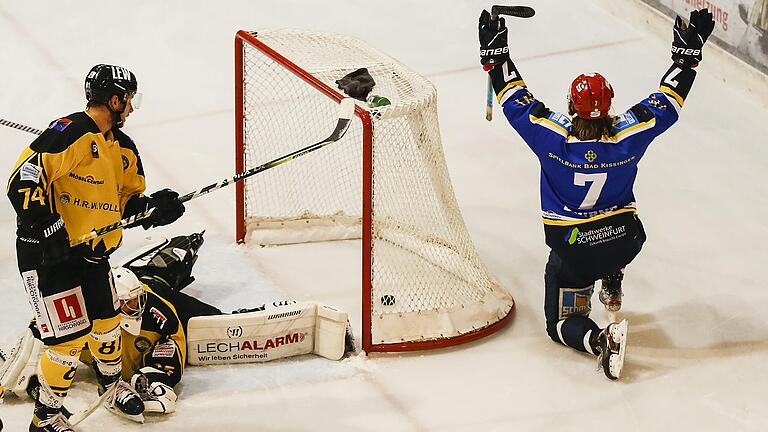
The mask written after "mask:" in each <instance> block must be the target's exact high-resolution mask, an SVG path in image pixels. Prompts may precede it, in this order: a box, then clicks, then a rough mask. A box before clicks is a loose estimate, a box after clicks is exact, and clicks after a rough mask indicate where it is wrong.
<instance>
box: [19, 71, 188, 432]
mask: <svg viewBox="0 0 768 432" xmlns="http://www.w3.org/2000/svg"><path fill="white" fill-rule="evenodd" d="M137 89H138V84H137V81H136V77H135V75H134V74H133V73H132V72H131V71H129V70H128V69H125V68H122V67H119V66H112V65H104V64H100V65H96V66H94V67H93V68H92V69H91V71H90V72H89V73H88V75H87V76H86V80H85V94H86V99H87V101H88V103H87V107H86V110H85V111H84V112H78V113H74V114H71V115H68V116H66V117H62V118H59V119H57V120H54V121H53V122H51V124H50V126H49V127H48V129H46V130H45V131H44V132H43V133H42V134H41V135H40V136H39V137H38V138H37V139H36V140H34V141H33V142H32V143H31V144H30V145H29V147H28V148H26V149H25V150H24V151H23V152H22V154H21V156H20V157H19V160H18V162H17V163H16V165H15V167H14V169H13V171H12V173H11V176H10V179H9V181H8V187H7V191H6V192H7V195H8V198H9V199H10V201H11V203H12V205H13V207H14V210H15V211H16V213H17V239H16V251H17V260H18V265H19V271H20V273H21V276H22V280H23V284H24V288H25V290H26V293H27V296H28V299H29V302H30V305H31V307H32V311H33V314H34V317H35V319H36V322H37V330H39V332H40V336H41V338H42V340H43V342H44V343H45V345H46V346H47V348H46V350H45V352H44V353H43V355H42V358H41V360H40V367H39V371H38V376H39V379H40V383H41V389H40V392H39V397H38V398H37V400H36V402H35V410H34V416H33V419H32V422H31V424H30V427H29V430H30V431H56V432H67V431H72V430H73V429H72V426H71V425H70V424H69V422H68V421H67V419H66V417H65V416H63V415H62V414H61V407H62V403H63V400H64V398H65V397H66V395H67V392H68V390H69V388H70V386H71V385H72V381H73V379H74V377H75V372H76V370H77V364H78V358H79V357H80V353H81V351H82V350H83V348H84V347H85V346H86V344H87V346H88V347H89V348H88V349H89V351H90V353H91V354H92V356H93V358H94V359H95V361H94V365H95V367H94V369H95V371H96V375H97V377H98V379H99V384H100V390H99V392H100V394H103V393H104V392H107V391H109V392H110V393H109V394H108V395H107V400H106V402H105V403H106V406H107V407H108V408H110V409H111V410H112V411H113V412H116V413H118V414H122V415H126V416H128V417H131V418H133V419H137V418H140V416H141V413H142V411H143V410H144V405H143V403H142V401H141V398H140V397H139V396H138V395H137V394H136V392H135V391H134V390H133V388H132V387H130V386H129V385H128V384H127V383H125V382H124V381H122V380H121V379H120V375H121V365H122V363H121V354H122V342H121V335H120V327H119V324H120V316H119V312H118V311H119V302H118V298H117V294H116V292H115V288H114V283H113V280H112V274H111V271H110V265H109V262H108V257H109V255H110V254H111V253H112V252H113V251H114V250H116V249H117V248H118V247H119V246H120V244H121V242H122V231H121V230H116V231H113V232H110V233H108V234H105V235H103V236H100V237H97V238H95V239H93V240H92V241H90V242H88V243H86V244H83V245H80V246H76V247H70V238H73V239H76V238H78V237H80V236H82V235H84V234H87V233H89V232H90V231H91V230H93V229H95V228H100V227H102V226H105V225H109V224H112V223H114V222H117V221H119V220H120V219H122V218H125V217H129V216H131V215H133V214H136V213H139V212H142V211H144V210H146V209H147V208H149V207H155V209H156V210H155V211H154V212H153V213H152V215H151V217H150V218H148V219H145V220H143V221H142V225H143V226H144V227H145V228H149V227H151V226H159V225H165V224H168V223H171V222H173V221H175V220H176V219H178V218H179V217H180V216H181V215H182V214H183V212H184V206H183V204H182V203H181V202H180V201H179V199H178V194H177V193H175V192H173V191H171V190H169V189H164V190H161V191H159V192H156V193H154V194H152V195H151V196H144V195H143V193H144V189H145V180H144V170H143V167H142V164H141V160H140V158H139V154H138V151H137V149H136V146H135V144H134V143H133V141H132V140H131V139H130V138H129V137H128V136H127V135H126V134H125V133H124V132H122V131H121V130H120V128H121V127H122V126H123V124H124V123H125V121H126V119H127V118H128V116H129V115H130V114H131V113H132V112H133V110H134V108H138V105H139V101H140V96H141V95H140V94H138V93H137Z"/></svg>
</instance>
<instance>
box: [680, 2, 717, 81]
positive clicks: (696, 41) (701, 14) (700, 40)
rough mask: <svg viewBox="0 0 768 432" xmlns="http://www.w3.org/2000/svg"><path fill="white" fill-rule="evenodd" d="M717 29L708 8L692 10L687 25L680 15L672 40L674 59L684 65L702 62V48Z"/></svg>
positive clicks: (695, 64) (693, 65) (692, 65)
mask: <svg viewBox="0 0 768 432" xmlns="http://www.w3.org/2000/svg"><path fill="white" fill-rule="evenodd" d="M714 29H715V21H714V20H713V19H712V13H710V12H709V10H708V9H702V10H694V11H691V18H690V22H689V23H688V25H687V26H686V24H685V22H684V21H683V19H682V18H680V17H679V16H678V17H677V18H676V19H675V26H674V28H673V32H672V33H673V36H674V39H673V40H672V60H673V61H674V62H675V64H677V65H679V66H683V67H692V68H694V67H696V66H698V65H699V62H701V48H702V47H703V46H704V43H705V42H706V41H707V38H709V35H710V34H712V30H714Z"/></svg>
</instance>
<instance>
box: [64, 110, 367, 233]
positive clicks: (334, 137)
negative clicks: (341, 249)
mask: <svg viewBox="0 0 768 432" xmlns="http://www.w3.org/2000/svg"><path fill="white" fill-rule="evenodd" d="M354 110H355V103H354V101H353V99H351V98H346V99H343V100H342V101H341V103H340V104H339V118H338V121H337V122H336V128H335V129H334V130H333V132H331V135H330V136H328V138H325V139H324V140H322V141H320V142H317V143H315V144H312V145H309V146H307V147H304V148H302V149H299V150H296V151H295V152H293V153H289V154H287V155H285V156H282V157H279V158H277V159H275V160H272V161H269V162H267V163H265V164H263V165H259V166H257V167H254V168H251V169H249V170H247V171H243V172H241V173H238V174H235V175H234V176H233V177H230V178H228V179H224V180H222V181H220V182H218V183H213V184H210V185H208V186H206V187H204V188H202V189H200V190H197V191H194V192H190V193H188V194H186V195H184V196H181V197H179V201H181V202H187V201H189V200H192V199H195V198H197V197H200V196H202V195H205V194H207V193H210V192H213V191H215V190H216V189H221V188H223V187H224V186H227V185H229V184H232V183H236V182H239V181H241V180H243V179H246V178H248V177H250V176H252V175H255V174H258V173H260V172H263V171H266V170H268V169H270V168H274V167H276V166H278V165H282V164H284V163H286V162H288V161H292V160H294V159H296V158H299V157H301V156H304V155H305V154H307V153H311V152H313V151H315V150H318V149H321V148H323V147H325V146H327V145H329V144H333V143H335V142H336V141H338V140H340V139H341V137H343V136H344V134H345V133H347V129H349V125H350V124H351V123H352V116H353V114H354ZM153 211H155V208H154V207H152V208H149V209H147V210H145V211H143V212H141V213H137V214H135V215H133V216H131V217H129V218H126V219H123V220H121V221H120V222H115V223H113V224H112V225H107V226H105V227H102V228H99V229H94V230H93V231H91V232H90V233H88V234H85V235H83V236H81V237H78V238H76V239H74V240H73V241H71V242H70V245H72V246H77V245H79V244H82V243H85V242H88V241H90V240H93V239H95V238H96V237H99V236H102V235H104V234H107V233H109V232H112V231H115V230H117V229H120V228H124V227H126V226H128V225H130V224H132V223H134V222H136V221H140V220H142V219H146V218H147V217H149V216H150V215H151V214H152V212H153Z"/></svg>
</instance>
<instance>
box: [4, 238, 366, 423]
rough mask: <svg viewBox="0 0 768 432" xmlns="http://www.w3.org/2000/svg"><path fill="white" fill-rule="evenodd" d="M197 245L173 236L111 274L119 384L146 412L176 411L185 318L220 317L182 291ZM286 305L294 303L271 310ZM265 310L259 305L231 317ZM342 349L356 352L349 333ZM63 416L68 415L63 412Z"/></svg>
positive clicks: (32, 390)
mask: <svg viewBox="0 0 768 432" xmlns="http://www.w3.org/2000/svg"><path fill="white" fill-rule="evenodd" d="M202 244H203V233H202V232H201V233H195V234H191V235H188V236H177V237H174V238H172V239H171V240H170V241H168V240H165V241H162V242H160V243H157V244H154V245H152V246H150V247H148V248H146V249H145V250H144V251H142V252H139V253H137V254H136V255H135V256H133V257H131V258H128V259H127V260H125V261H124V262H123V263H122V265H121V267H117V268H113V269H112V272H113V277H114V281H115V286H116V289H117V293H118V297H119V300H120V306H121V325H120V326H121V329H122V341H123V355H122V371H123V379H124V380H125V381H128V382H130V384H131V386H133V388H134V389H135V390H136V391H137V393H139V395H141V397H142V400H143V401H144V412H145V413H171V412H174V411H175V407H176V400H177V396H176V393H175V391H174V387H175V386H176V384H178V383H179V382H180V381H181V377H182V375H183V372H184V368H185V365H186V363H187V338H188V337H189V328H188V323H189V321H190V319H192V318H193V317H201V316H212V315H225V313H224V312H222V311H221V310H220V309H219V308H217V307H215V306H212V305H209V304H207V303H205V302H203V301H200V300H198V299H196V298H194V297H192V296H189V295H187V294H184V293H182V292H181V290H183V289H184V288H186V287H187V286H188V285H189V284H190V283H192V282H193V281H194V277H193V276H192V267H193V266H194V264H195V262H196V261H197V257H198V251H199V249H200V247H201V246H202ZM290 303H295V302H282V303H280V304H277V303H275V305H274V306H276V307H280V306H285V305H286V304H290ZM265 308H266V306H265V305H262V306H259V307H256V308H251V309H238V310H237V311H234V312H233V313H248V312H258V311H262V310H264V309H265ZM32 327H33V328H34V326H32ZM344 350H345V353H347V352H353V351H354V350H355V346H354V339H353V338H352V334H351V331H349V329H348V332H347V335H346V338H345V348H344ZM83 352H84V354H83V355H82V356H81V357H80V360H81V361H83V362H85V363H88V364H93V359H92V357H91V356H90V355H88V354H87V352H88V350H84V351H83ZM32 369H33V368H32ZM29 382H30V385H28V386H27V393H30V394H31V395H34V394H36V392H37V389H36V388H35V386H37V385H39V384H38V382H37V380H36V379H34V377H32V379H30V381H29ZM3 383H5V381H3ZM32 397H33V398H34V396H32ZM63 412H64V413H65V415H67V414H69V412H68V411H66V409H64V410H63Z"/></svg>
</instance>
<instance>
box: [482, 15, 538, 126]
mask: <svg viewBox="0 0 768 432" xmlns="http://www.w3.org/2000/svg"><path fill="white" fill-rule="evenodd" d="M499 15H508V16H513V17H517V18H531V17H532V16H534V15H536V11H535V10H533V8H532V7H529V6H500V5H494V6H492V7H491V21H496V20H497V19H499ZM493 96H494V91H493V83H492V82H491V76H490V75H488V89H487V93H486V97H485V119H486V120H488V121H491V120H493Z"/></svg>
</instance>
